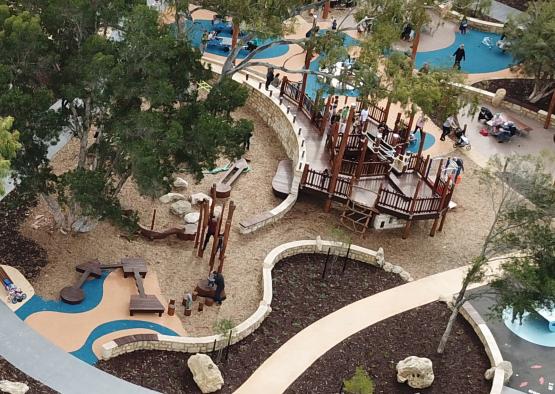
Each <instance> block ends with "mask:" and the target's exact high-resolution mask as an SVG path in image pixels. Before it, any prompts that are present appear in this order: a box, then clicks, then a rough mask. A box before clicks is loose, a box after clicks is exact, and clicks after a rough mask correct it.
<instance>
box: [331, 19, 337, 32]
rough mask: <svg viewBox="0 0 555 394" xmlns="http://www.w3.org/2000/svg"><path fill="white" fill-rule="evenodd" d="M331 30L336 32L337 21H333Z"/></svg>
mask: <svg viewBox="0 0 555 394" xmlns="http://www.w3.org/2000/svg"><path fill="white" fill-rule="evenodd" d="M331 29H332V30H337V19H334V20H333V22H332V23H331Z"/></svg>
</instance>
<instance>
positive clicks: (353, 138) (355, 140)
mask: <svg viewBox="0 0 555 394" xmlns="http://www.w3.org/2000/svg"><path fill="white" fill-rule="evenodd" d="M343 135H344V134H339V135H338V136H337V137H338V138H337V142H336V143H335V148H336V149H339V147H340V146H341V141H343ZM363 138H364V134H362V133H354V134H349V137H347V146H346V149H347V150H357V149H359V148H360V140H362V139H363Z"/></svg>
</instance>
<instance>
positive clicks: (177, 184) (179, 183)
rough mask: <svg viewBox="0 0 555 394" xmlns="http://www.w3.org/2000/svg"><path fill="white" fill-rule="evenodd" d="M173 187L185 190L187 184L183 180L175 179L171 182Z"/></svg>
mask: <svg viewBox="0 0 555 394" xmlns="http://www.w3.org/2000/svg"><path fill="white" fill-rule="evenodd" d="M173 187H175V188H176V189H187V188H188V187H189V182H187V181H186V180H185V179H183V178H180V177H177V178H175V180H174V181H173Z"/></svg>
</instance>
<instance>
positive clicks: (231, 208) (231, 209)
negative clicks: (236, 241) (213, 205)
mask: <svg viewBox="0 0 555 394" xmlns="http://www.w3.org/2000/svg"><path fill="white" fill-rule="evenodd" d="M234 211H235V203H234V202H233V200H232V201H230V202H229V209H228V211H227V219H226V221H225V230H224V241H223V242H224V244H223V245H222V249H221V250H220V264H219V265H218V272H220V273H221V272H222V270H223V268H224V260H225V250H226V249H227V242H228V240H229V233H230V231H231V222H232V220H233V212H234Z"/></svg>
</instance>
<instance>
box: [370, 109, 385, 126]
mask: <svg viewBox="0 0 555 394" xmlns="http://www.w3.org/2000/svg"><path fill="white" fill-rule="evenodd" d="M368 117H369V118H370V119H372V120H374V121H376V122H378V123H382V122H385V108H382V107H378V106H377V105H371V106H369V107H368Z"/></svg>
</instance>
